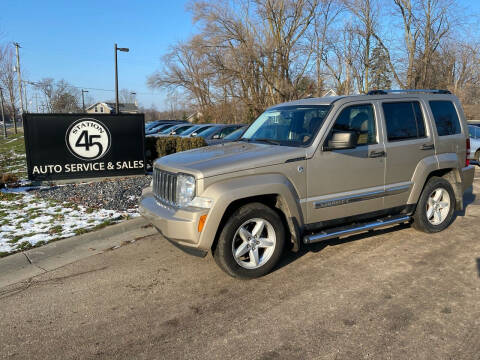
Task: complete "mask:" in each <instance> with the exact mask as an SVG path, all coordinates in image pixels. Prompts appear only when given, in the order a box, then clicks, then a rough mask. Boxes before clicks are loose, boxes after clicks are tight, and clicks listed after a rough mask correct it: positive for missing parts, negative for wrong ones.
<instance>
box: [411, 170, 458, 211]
mask: <svg viewBox="0 0 480 360" xmlns="http://www.w3.org/2000/svg"><path fill="white" fill-rule="evenodd" d="M434 176H437V177H441V178H444V179H445V180H447V181H448V182H449V183H450V185H451V186H452V188H453V192H454V193H455V210H459V211H461V210H463V190H462V177H461V174H460V171H459V170H458V169H456V168H452V167H444V168H440V169H435V170H432V169H431V170H430V171H429V172H427V173H425V175H424V178H423V180H422V181H420V183H419V182H418V180H414V189H413V190H412V192H411V193H410V198H409V199H408V203H409V204H416V203H417V202H418V199H419V198H420V195H421V194H422V192H423V189H424V188H425V185H426V184H427V182H428V180H430V178H432V177H434Z"/></svg>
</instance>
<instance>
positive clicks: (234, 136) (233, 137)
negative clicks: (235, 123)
mask: <svg viewBox="0 0 480 360" xmlns="http://www.w3.org/2000/svg"><path fill="white" fill-rule="evenodd" d="M247 128H248V126H247V125H245V126H242V127H240V128H238V129H236V130H234V131H232V132H231V133H230V134H228V135H227V136H225V137H224V138H223V139H212V140H210V141H209V142H208V145H216V144H223V143H228V142H232V141H237V140H238V139H240V137H241V136H242V135H243V133H244V132H245V130H247Z"/></svg>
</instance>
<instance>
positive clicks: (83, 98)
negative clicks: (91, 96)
mask: <svg viewBox="0 0 480 360" xmlns="http://www.w3.org/2000/svg"><path fill="white" fill-rule="evenodd" d="M87 92H88V90H83V89H82V109H83V112H85V96H84V95H83V94H85V93H87Z"/></svg>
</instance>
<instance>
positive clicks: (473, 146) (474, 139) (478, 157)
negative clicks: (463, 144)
mask: <svg viewBox="0 0 480 360" xmlns="http://www.w3.org/2000/svg"><path fill="white" fill-rule="evenodd" d="M468 133H469V134H470V159H472V160H475V161H476V162H477V165H480V126H475V125H468Z"/></svg>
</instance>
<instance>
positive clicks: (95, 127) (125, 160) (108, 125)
mask: <svg viewBox="0 0 480 360" xmlns="http://www.w3.org/2000/svg"><path fill="white" fill-rule="evenodd" d="M92 115H93V114H92ZM24 127H25V147H26V152H27V167H28V178H29V179H30V180H40V181H48V180H58V179H74V178H87V177H88V178H90V177H105V176H121V175H134V174H144V173H145V147H144V146H145V145H144V138H145V133H144V129H145V127H144V116H143V114H128V115H127V114H125V115H96V114H95V115H94V116H91V114H25V115H24Z"/></svg>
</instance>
